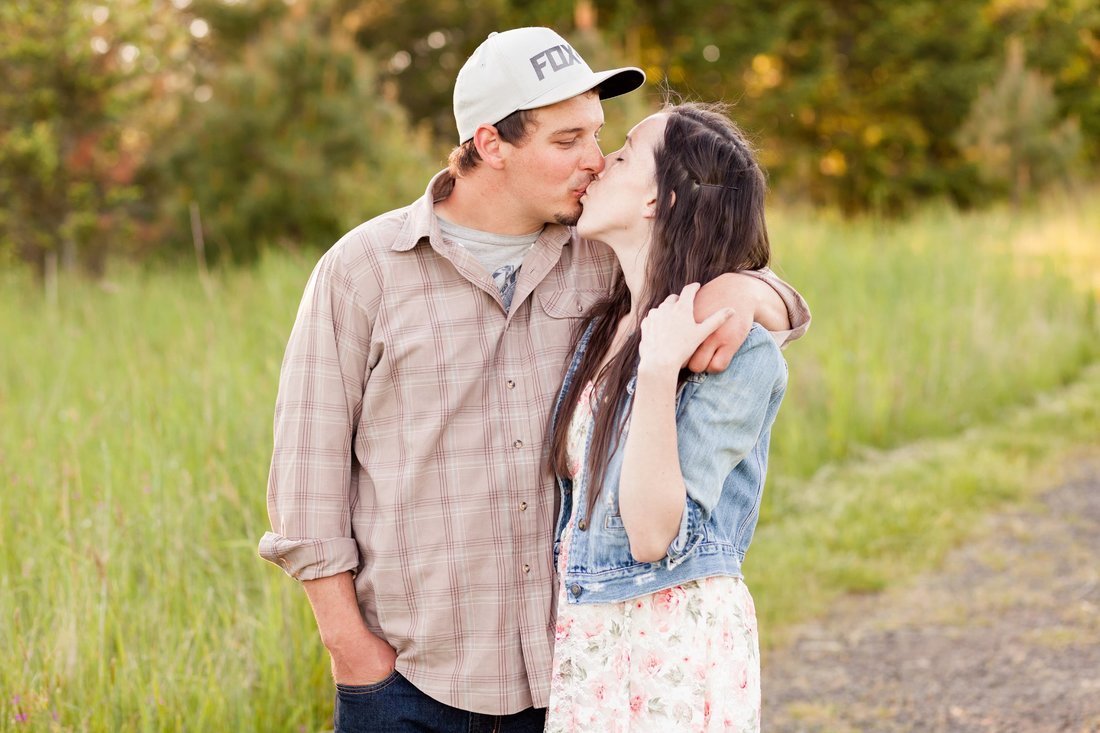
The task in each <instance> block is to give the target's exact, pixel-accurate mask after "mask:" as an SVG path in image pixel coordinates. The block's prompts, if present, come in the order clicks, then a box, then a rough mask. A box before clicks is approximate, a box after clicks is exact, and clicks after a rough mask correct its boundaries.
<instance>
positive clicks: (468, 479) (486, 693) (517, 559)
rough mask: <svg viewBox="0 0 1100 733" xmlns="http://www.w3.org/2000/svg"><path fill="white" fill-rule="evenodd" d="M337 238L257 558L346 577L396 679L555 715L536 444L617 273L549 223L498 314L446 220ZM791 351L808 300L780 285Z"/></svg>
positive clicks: (498, 707)
mask: <svg viewBox="0 0 1100 733" xmlns="http://www.w3.org/2000/svg"><path fill="white" fill-rule="evenodd" d="M453 185H454V184H453V179H452V178H450V176H449V175H448V174H447V173H446V172H442V173H440V174H439V175H437V176H435V177H434V178H433V179H432V182H431V183H430V184H429V186H428V190H427V192H426V193H425V195H424V196H423V197H422V198H420V199H419V200H417V201H416V202H415V203H413V204H412V205H410V206H408V207H405V208H403V209H399V210H397V211H393V212H390V213H388V214H384V215H382V216H380V217H378V218H376V219H373V220H371V221H369V222H367V223H365V224H362V225H360V226H359V227H357V228H356V229H354V230H352V231H351V232H349V233H348V234H347V235H345V236H344V237H343V238H342V239H341V240H340V241H339V242H338V243H337V244H336V245H335V246H334V247H333V248H332V249H331V250H329V252H328V253H326V254H325V255H324V256H323V257H322V258H321V260H320V262H319V263H318V265H317V267H316V268H315V270H314V272H313V275H312V276H311V278H310V280H309V284H308V285H307V287H306V291H305V295H304V297H303V299H302V303H301V306H300V308H299V310H298V316H297V319H296V321H295V323H294V329H293V331H292V332H291V336H290V342H289V344H288V345H287V350H286V355H285V357H284V360H283V366H282V373H281V377H280V382H279V396H278V400H277V403H276V408H275V449H274V454H273V456H272V460H271V473H270V477H269V481H268V512H269V515H270V518H271V525H272V530H273V531H272V532H268V533H267V534H265V535H264V537H263V539H262V540H261V542H260V554H261V555H262V556H263V557H264V558H265V559H267V560H270V561H272V562H275V563H278V564H279V565H281V566H282V567H283V568H284V569H285V570H286V572H287V573H288V574H290V575H291V576H293V577H295V578H298V579H301V580H310V579H314V578H321V577H326V576H330V575H335V574H337V573H340V572H343V571H346V570H351V571H354V572H355V589H356V593H357V596H358V601H359V607H360V609H361V611H362V614H363V617H364V618H365V620H366V624H367V627H368V628H369V629H370V630H371V631H372V632H373V633H375V634H377V635H379V636H380V637H382V638H383V639H385V640H386V641H387V642H388V643H389V644H390V645H391V646H393V648H394V649H395V650H396V651H397V669H398V671H400V672H401V674H402V675H404V676H405V677H406V678H407V679H408V680H409V681H410V682H412V683H413V684H414V685H415V686H416V687H417V688H419V689H420V690H422V691H423V692H425V693H427V694H428V695H430V696H431V697H433V698H435V699H437V700H440V701H442V702H445V703H447V704H449V705H452V706H454V707H458V708H461V709H464V710H470V711H475V712H480V713H488V714H498V715H500V714H510V713H514V712H518V711H520V710H523V709H525V708H528V707H531V706H535V707H545V706H546V704H547V702H548V698H549V687H550V684H549V682H550V681H549V677H550V668H551V661H552V654H553V641H554V626H553V617H554V611H553V602H554V601H553V599H554V574H553V567H552V534H553V529H554V522H555V520H556V516H555V512H556V490H555V487H554V482H553V479H552V477H551V475H550V473H549V471H548V470H547V469H546V467H545V460H544V450H543V438H544V434H545V431H546V427H547V420H548V416H549V414H550V410H551V408H552V406H553V400H554V397H555V395H556V392H557V389H558V387H559V386H560V384H561V378H562V374H563V371H564V369H565V366H566V364H567V361H568V357H569V356H570V345H571V343H572V336H573V327H574V326H575V324H576V323H577V322H578V319H579V318H580V317H581V316H583V315H584V314H585V312H586V311H587V310H588V308H589V307H590V306H591V305H592V304H593V303H595V302H596V300H598V299H599V298H600V297H602V296H603V295H605V294H606V293H607V292H608V289H609V287H610V285H611V279H612V273H613V271H614V270H615V269H616V268H615V262H614V256H613V255H612V254H611V252H610V250H608V249H606V248H602V247H601V248H598V249H597V247H594V246H593V245H591V244H589V243H587V242H585V241H584V240H581V239H579V238H578V237H576V236H575V234H574V233H573V232H572V230H570V229H567V228H566V227H563V226H558V225H548V226H547V227H546V228H545V229H544V231H543V232H542V234H541V235H540V237H539V238H538V241H537V242H536V243H535V244H534V246H533V247H532V248H531V250H530V251H529V252H528V254H527V256H526V258H525V259H524V261H523V267H522V268H521V269H520V274H519V280H518V283H517V285H516V290H515V295H514V297H513V300H512V304H511V308H510V309H509V310H505V308H504V306H503V303H502V301H501V297H500V290H499V289H498V287H497V286H496V284H495V283H494V282H493V279H492V277H491V275H490V274H489V273H488V272H487V271H486V270H485V269H484V267H482V266H481V264H480V263H479V262H478V261H477V260H476V259H475V258H474V257H473V255H471V254H470V253H469V252H467V251H466V250H464V249H463V248H462V247H460V246H457V245H453V244H450V243H448V242H447V241H445V240H444V239H443V237H442V235H441V232H440V228H439V221H438V219H437V218H436V217H435V214H434V207H433V205H434V202H435V201H438V200H441V199H443V198H445V197H446V196H447V195H448V194H449V193H450V190H451V188H452V187H453ZM759 276H760V277H763V278H764V279H766V280H768V281H769V282H771V283H772V284H773V286H774V287H776V289H777V290H778V291H779V292H780V294H781V295H782V296H783V297H784V300H785V301H786V302H787V303H788V309H789V310H790V311H791V319H792V325H793V326H794V327H795V328H794V330H793V331H791V332H788V333H786V334H781V335H778V337H777V338H778V339H779V340H784V339H785V338H797V337H798V336H799V335H801V333H802V331H804V330H805V328H806V326H807V325H808V322H809V313H808V311H807V310H806V306H805V302H804V301H803V300H802V299H801V297H800V296H798V294H797V293H795V292H794V291H793V290H791V289H790V288H789V287H788V286H786V285H785V284H783V283H782V282H781V281H779V280H778V279H777V278H775V277H774V276H773V275H771V274H770V273H761V274H760V275H759Z"/></svg>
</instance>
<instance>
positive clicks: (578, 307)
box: [577, 301, 584, 313]
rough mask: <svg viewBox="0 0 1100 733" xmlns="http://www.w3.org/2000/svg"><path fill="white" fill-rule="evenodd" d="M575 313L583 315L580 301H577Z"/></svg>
mask: <svg viewBox="0 0 1100 733" xmlns="http://www.w3.org/2000/svg"><path fill="white" fill-rule="evenodd" d="M577 313H584V306H583V305H581V303H580V301H577Z"/></svg>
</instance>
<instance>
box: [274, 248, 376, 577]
mask: <svg viewBox="0 0 1100 733" xmlns="http://www.w3.org/2000/svg"><path fill="white" fill-rule="evenodd" d="M346 256H347V248H346V247H341V246H340V245H339V244H338V245H337V246H336V247H334V248H333V249H332V250H330V251H329V252H328V253H326V254H325V255H324V256H323V257H322V258H321V261H320V262H319V263H318V264H317V267H316V268H315V269H314V271H313V274H312V275H311V277H310V279H309V284H308V285H307V286H306V290H305V294H304V295H303V297H302V303H301V305H300V306H299V309H298V315H297V318H296V319H295V322H294V328H293V330H292V331H291V334H290V340H289V342H288V343H287V348H286V353H285V355H284V357H283V363H282V371H281V373H280V377H279V394H278V398H277V399H276V404H275V425H274V427H275V430H274V438H275V441H274V451H273V452H272V456H271V470H270V473H269V475H268V483H267V510H268V516H269V518H270V520H271V531H270V532H267V533H265V534H264V536H263V538H262V539H261V540H260V546H259V552H260V556H261V557H263V558H264V559H265V560H269V561H271V562H273V563H275V564H277V565H279V566H280V567H282V568H283V570H285V571H286V572H287V574H288V575H290V576H292V577H294V578H297V579H299V580H313V579H316V578H323V577H326V576H330V575H335V574H337V573H341V572H344V571H346V570H352V571H354V570H356V569H357V568H358V566H359V551H358V548H357V545H356V541H355V538H354V537H353V535H352V530H351V512H352V506H353V505H354V502H355V500H356V489H357V475H356V468H355V466H356V461H355V457H354V454H353V446H354V440H355V429H356V425H357V424H358V422H359V416H360V412H361V409H362V400H363V390H364V385H365V383H366V379H367V374H368V366H367V364H368V357H369V353H370V338H371V329H372V322H373V319H372V317H371V316H370V314H369V313H367V312H366V310H365V309H364V308H363V306H362V301H363V298H362V297H361V293H360V294H359V297H357V288H359V289H360V290H361V289H362V287H363V275H362V273H361V272H357V273H356V276H355V277H352V276H351V275H350V274H349V272H348V271H349V269H350V268H348V267H347V266H346V263H345V261H344V257H346Z"/></svg>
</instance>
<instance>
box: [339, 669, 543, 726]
mask: <svg viewBox="0 0 1100 733" xmlns="http://www.w3.org/2000/svg"><path fill="white" fill-rule="evenodd" d="M334 722H335V724H336V731H335V733H542V729H543V726H544V724H545V722H546V709H545V708H528V709H527V710H523V711H521V712H518V713H515V714H514V715H483V714H481V713H471V712H467V711H465V710H459V709H458V708H452V707H451V706H450V705H445V704H443V703H441V702H439V701H438V700H434V699H432V698H430V697H428V696H427V695H425V694H424V693H423V692H421V691H420V690H418V689H416V687H414V686H413V685H412V683H411V682H409V681H408V680H406V679H405V678H404V677H402V676H401V675H400V674H398V673H397V672H396V671H394V672H393V673H392V674H391V675H390V676H389V677H387V678H386V679H384V680H382V681H381V682H376V683H374V684H373V685H339V684H338V685H336V714H335V716H334Z"/></svg>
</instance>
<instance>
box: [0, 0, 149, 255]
mask: <svg viewBox="0 0 1100 733" xmlns="http://www.w3.org/2000/svg"><path fill="white" fill-rule="evenodd" d="M126 22H127V21H126V19H118V18H114V19H112V18H111V17H110V13H109V12H108V11H107V10H106V9H105V8H103V9H99V10H96V9H94V8H93V7H92V6H91V5H90V4H87V3H82V2H71V1H69V0H37V1H36V2H33V3H32V2H27V1H24V0H15V1H14V2H12V1H9V2H6V3H3V4H0V37H3V38H4V39H5V40H4V42H3V43H2V44H0V199H2V200H3V201H4V206H3V209H2V212H0V256H2V257H8V258H11V257H15V256H17V257H20V258H23V259H25V260H28V261H31V262H33V263H35V264H36V265H37V266H38V267H39V268H43V267H45V266H46V265H47V263H52V264H54V265H56V262H57V258H58V257H59V256H60V258H61V260H62V262H63V263H65V264H67V265H69V266H75V265H76V263H77V262H83V263H84V264H85V265H87V266H89V267H91V268H93V269H95V268H97V267H98V266H99V265H100V264H101V263H102V260H103V257H104V254H105V252H106V250H107V249H108V247H109V246H110V242H111V239H112V237H114V236H117V235H119V234H120V233H122V232H125V231H127V229H128V225H129V223H130V220H129V217H128V215H127V205H128V203H129V202H130V201H131V200H132V199H133V198H134V196H135V195H136V190H135V189H134V187H133V186H132V181H133V176H134V171H135V168H136V157H137V155H138V154H139V151H138V150H137V147H138V146H137V145H135V142H134V140H133V139H132V138H128V137H127V136H126V135H125V130H126V125H125V122H124V120H125V117H126V114H127V113H128V111H129V110H130V109H131V108H132V104H133V97H132V95H131V94H130V93H129V90H128V89H127V87H126V85H127V82H128V80H129V79H130V78H131V76H132V73H133V71H132V69H133V63H132V62H133V61H134V56H133V54H134V49H136V46H133V45H132V44H129V43H126V42H125V38H126V31H127V28H126Z"/></svg>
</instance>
